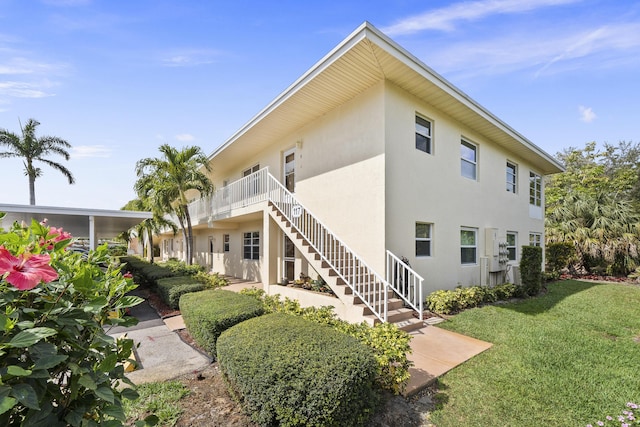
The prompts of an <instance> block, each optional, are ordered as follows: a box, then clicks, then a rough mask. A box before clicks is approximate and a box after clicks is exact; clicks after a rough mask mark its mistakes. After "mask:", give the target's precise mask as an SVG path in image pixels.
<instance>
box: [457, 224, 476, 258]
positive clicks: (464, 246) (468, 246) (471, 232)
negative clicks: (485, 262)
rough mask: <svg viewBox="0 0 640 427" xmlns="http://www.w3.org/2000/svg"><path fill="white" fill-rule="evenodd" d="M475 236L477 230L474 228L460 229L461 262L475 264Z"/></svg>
mask: <svg viewBox="0 0 640 427" xmlns="http://www.w3.org/2000/svg"><path fill="white" fill-rule="evenodd" d="M477 236H478V230H477V229H476V228H463V229H462V230H460V261H461V262H462V264H477V262H478V261H477V259H476V254H477V252H478V245H477Z"/></svg>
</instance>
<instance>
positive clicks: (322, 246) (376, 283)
mask: <svg viewBox="0 0 640 427" xmlns="http://www.w3.org/2000/svg"><path fill="white" fill-rule="evenodd" d="M268 188H269V201H270V202H271V203H272V204H273V205H274V206H275V207H276V208H277V209H278V211H280V213H281V214H282V215H283V216H284V218H285V219H286V220H287V221H289V223H290V224H291V225H292V226H293V228H294V229H295V230H296V231H297V232H298V233H300V235H301V236H302V237H303V238H304V239H305V240H306V241H307V242H308V243H309V244H310V245H311V247H312V248H313V249H314V250H315V251H316V253H318V254H319V255H320V258H321V260H322V261H324V262H325V263H326V264H327V265H328V266H329V267H330V268H332V269H333V270H334V271H335V272H336V273H337V275H338V277H339V278H341V279H342V280H343V281H344V283H345V284H346V285H347V286H349V287H350V288H351V290H352V291H353V294H354V296H356V297H358V298H359V299H360V300H361V301H362V302H363V303H364V305H365V306H367V307H368V308H369V309H370V310H371V312H372V313H373V314H374V315H375V316H376V317H377V318H378V319H380V320H381V321H383V322H386V321H387V307H388V293H389V292H388V291H389V283H388V282H387V281H386V280H385V279H384V277H382V276H381V275H379V274H378V273H376V272H375V271H374V270H373V269H372V268H371V267H369V266H368V265H367V263H366V262H364V260H362V259H361V258H360V257H359V256H358V255H357V254H356V253H355V252H354V251H353V250H351V249H350V248H349V247H348V246H347V245H346V244H345V243H344V242H342V241H341V240H340V239H339V238H338V237H336V235H335V234H334V233H333V232H331V230H329V228H328V227H327V226H325V225H324V224H322V222H320V220H318V219H317V218H316V217H315V216H313V215H312V214H311V212H310V211H309V210H308V209H307V208H305V207H304V206H303V205H302V204H301V203H300V202H299V201H298V200H297V199H296V198H295V196H294V195H293V194H291V192H289V191H288V190H287V189H286V188H285V187H284V186H283V185H282V184H281V183H280V182H279V181H278V180H277V179H275V178H274V177H273V176H272V175H271V174H269V185H268Z"/></svg>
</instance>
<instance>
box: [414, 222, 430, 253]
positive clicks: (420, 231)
mask: <svg viewBox="0 0 640 427" xmlns="http://www.w3.org/2000/svg"><path fill="white" fill-rule="evenodd" d="M432 225H433V224H429V223H426V222H416V257H428V256H431V229H432Z"/></svg>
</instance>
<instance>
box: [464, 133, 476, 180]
mask: <svg viewBox="0 0 640 427" xmlns="http://www.w3.org/2000/svg"><path fill="white" fill-rule="evenodd" d="M460 160H461V162H460V166H461V172H462V176H464V177H465V178H469V179H474V180H475V179H476V177H477V173H476V172H477V167H478V147H476V146H475V145H474V144H471V143H470V142H467V141H464V140H463V141H462V143H461V144H460Z"/></svg>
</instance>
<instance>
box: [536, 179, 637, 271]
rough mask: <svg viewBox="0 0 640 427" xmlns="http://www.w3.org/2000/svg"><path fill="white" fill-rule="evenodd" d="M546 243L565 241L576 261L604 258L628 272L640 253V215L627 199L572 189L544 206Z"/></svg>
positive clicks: (585, 261)
mask: <svg viewBox="0 0 640 427" xmlns="http://www.w3.org/2000/svg"><path fill="white" fill-rule="evenodd" d="M545 228H546V242H547V244H549V243H558V242H568V243H572V244H573V245H574V247H575V250H576V254H577V257H578V262H579V264H581V266H582V267H587V268H588V266H589V260H604V261H605V262H607V263H608V264H610V265H611V266H612V267H613V268H614V269H617V270H619V272H623V273H625V274H627V273H628V272H630V271H633V270H634V269H635V268H636V262H637V260H638V255H639V253H640V215H638V214H637V213H636V211H635V209H634V208H633V205H632V203H631V202H629V201H628V200H624V199H621V198H617V197H615V195H612V194H610V193H607V192H602V191H599V192H597V193H596V194H586V193H585V192H573V193H569V194H567V195H565V197H564V198H563V199H562V200H560V201H558V202H557V203H555V204H553V205H552V206H549V207H548V208H547V213H546V218H545Z"/></svg>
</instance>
